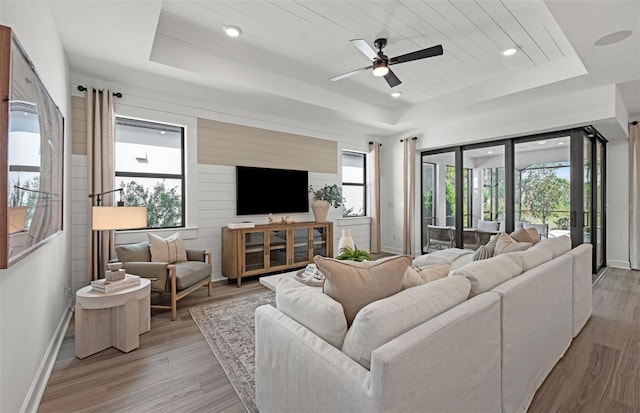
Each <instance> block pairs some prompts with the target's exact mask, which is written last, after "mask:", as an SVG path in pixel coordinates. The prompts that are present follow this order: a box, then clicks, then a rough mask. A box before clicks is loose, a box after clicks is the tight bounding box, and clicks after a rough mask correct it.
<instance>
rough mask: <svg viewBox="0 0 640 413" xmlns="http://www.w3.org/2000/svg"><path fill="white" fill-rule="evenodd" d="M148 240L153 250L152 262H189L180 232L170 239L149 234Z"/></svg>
mask: <svg viewBox="0 0 640 413" xmlns="http://www.w3.org/2000/svg"><path fill="white" fill-rule="evenodd" d="M147 239H148V240H149V249H150V250H151V261H153V262H167V263H169V264H173V263H174V262H183V261H186V260H187V250H186V249H185V248H184V242H183V241H182V238H181V237H180V233H179V232H176V233H175V234H173V235H171V236H170V237H168V238H162V237H159V236H157V235H155V234H151V233H147Z"/></svg>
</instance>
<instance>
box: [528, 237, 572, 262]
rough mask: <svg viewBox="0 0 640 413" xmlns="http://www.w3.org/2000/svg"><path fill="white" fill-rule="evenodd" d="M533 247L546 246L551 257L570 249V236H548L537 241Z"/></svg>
mask: <svg viewBox="0 0 640 413" xmlns="http://www.w3.org/2000/svg"><path fill="white" fill-rule="evenodd" d="M534 248H536V249H538V248H546V249H548V250H549V251H551V253H552V254H553V258H556V257H558V256H560V255H562V254H564V253H566V252H569V251H570V250H571V238H570V237H568V236H565V235H563V236H560V237H556V238H548V239H545V240H542V241H540V242H539V243H537V244H536V245H535V247H534Z"/></svg>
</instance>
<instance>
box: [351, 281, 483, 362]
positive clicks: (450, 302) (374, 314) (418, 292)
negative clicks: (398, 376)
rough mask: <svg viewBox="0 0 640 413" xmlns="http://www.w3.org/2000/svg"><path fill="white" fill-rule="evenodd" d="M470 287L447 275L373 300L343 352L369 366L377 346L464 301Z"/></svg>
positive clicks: (363, 311)
mask: <svg viewBox="0 0 640 413" xmlns="http://www.w3.org/2000/svg"><path fill="white" fill-rule="evenodd" d="M470 288H471V286H470V284H469V281H468V280H467V279H466V278H463V277H447V278H443V279H440V280H436V281H433V282H430V283H427V284H423V285H420V286H417V287H414V288H409V289H406V290H403V291H401V292H399V293H398V294H395V295H392V296H391V297H387V298H385V299H382V300H378V301H374V302H373V303H371V304H369V305H367V306H365V307H364V308H363V309H362V310H360V312H359V313H358V315H357V316H356V318H355V320H353V324H352V325H351V328H350V329H349V331H347V335H346V337H345V339H344V344H343V345H342V352H343V353H345V354H346V355H347V356H349V357H351V358H352V359H353V360H355V361H356V362H358V363H359V364H361V365H362V366H363V367H364V368H366V369H370V368H371V353H372V352H373V351H374V350H375V349H377V348H378V347H380V346H382V345H383V344H385V343H388V342H389V341H391V340H393V339H394V338H396V337H398V336H400V335H401V334H404V333H405V332H407V331H409V330H411V329H412V328H414V327H416V326H418V325H420V324H422V323H424V322H425V321H427V320H430V319H432V318H434V317H436V316H437V315H439V314H441V313H444V312H445V311H447V310H449V309H450V308H452V307H455V306H456V305H458V304H460V303H462V302H464V301H465V300H466V299H467V296H468V295H469V289H470Z"/></svg>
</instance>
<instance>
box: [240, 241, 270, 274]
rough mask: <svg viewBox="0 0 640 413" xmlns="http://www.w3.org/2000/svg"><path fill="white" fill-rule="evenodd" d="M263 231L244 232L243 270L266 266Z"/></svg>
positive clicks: (248, 270)
mask: <svg viewBox="0 0 640 413" xmlns="http://www.w3.org/2000/svg"><path fill="white" fill-rule="evenodd" d="M264 241H265V240H264V231H255V232H245V233H244V272H250V271H260V270H264V269H265V268H266V266H265V261H264V256H265V251H264Z"/></svg>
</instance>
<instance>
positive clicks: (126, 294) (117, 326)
mask: <svg viewBox="0 0 640 413" xmlns="http://www.w3.org/2000/svg"><path fill="white" fill-rule="evenodd" d="M150 293H151V281H149V280H148V279H146V278H140V284H139V285H136V286H133V287H130V288H125V289H122V290H118V291H114V292H112V293H106V294H105V293H101V292H97V291H93V290H92V289H91V286H90V285H89V286H86V287H84V288H81V289H79V290H78V291H77V292H76V309H75V335H76V357H78V358H81V359H82V358H85V357H87V356H90V355H92V354H95V353H97V352H99V351H102V350H104V349H107V348H109V347H115V348H117V349H118V350H120V351H123V352H125V353H128V352H130V351H131V350H134V349H136V348H138V347H139V346H140V338H139V335H140V334H142V333H146V332H147V331H149V330H150V329H151V298H150Z"/></svg>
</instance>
